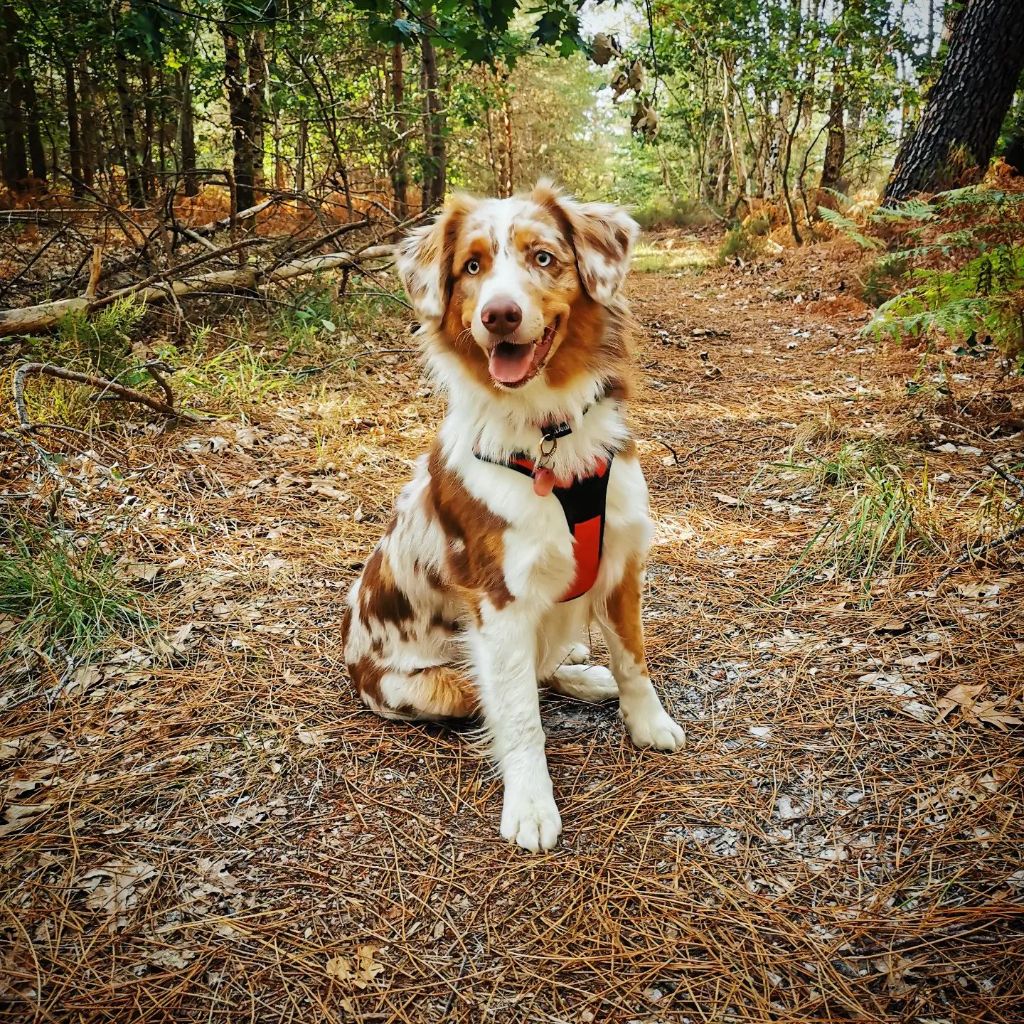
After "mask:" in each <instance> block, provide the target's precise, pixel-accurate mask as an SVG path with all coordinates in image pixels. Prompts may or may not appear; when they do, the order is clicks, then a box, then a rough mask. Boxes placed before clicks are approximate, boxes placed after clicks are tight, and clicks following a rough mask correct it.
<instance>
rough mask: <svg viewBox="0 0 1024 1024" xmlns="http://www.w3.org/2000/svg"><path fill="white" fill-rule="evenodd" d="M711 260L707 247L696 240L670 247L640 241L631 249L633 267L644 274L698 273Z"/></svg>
mask: <svg viewBox="0 0 1024 1024" xmlns="http://www.w3.org/2000/svg"><path fill="white" fill-rule="evenodd" d="M710 262H711V259H710V256H709V254H708V251H707V249H705V248H704V246H702V245H700V244H699V243H697V242H686V243H685V244H682V245H678V246H676V245H674V246H673V247H672V248H670V249H669V248H664V247H662V246H654V245H651V244H649V243H647V242H641V243H640V244H639V245H638V246H637V247H636V249H635V250H634V251H633V269H634V270H637V271H639V272H641V273H646V274H666V273H680V272H686V271H690V272H691V273H694V274H699V273H701V271H703V270H704V269H705V268H706V267H707V266H708V264H709V263H710Z"/></svg>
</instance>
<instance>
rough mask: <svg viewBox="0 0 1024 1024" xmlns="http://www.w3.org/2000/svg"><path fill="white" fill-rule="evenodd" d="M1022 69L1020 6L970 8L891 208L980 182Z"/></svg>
mask: <svg viewBox="0 0 1024 1024" xmlns="http://www.w3.org/2000/svg"><path fill="white" fill-rule="evenodd" d="M1022 68H1024V12H1022V10H1021V4H1020V2H1019V0H969V2H968V3H967V5H966V7H965V8H964V9H963V11H962V13H961V14H960V16H959V18H958V19H957V22H956V25H955V28H954V31H953V36H952V39H951V40H950V44H949V53H948V55H947V57H946V62H945V64H944V65H943V68H942V72H941V74H940V75H939V78H938V81H936V83H935V85H934V87H933V88H932V90H931V93H930V94H929V96H928V105H927V107H926V108H925V111H924V114H923V115H922V117H921V121H920V123H919V124H918V126H917V129H916V130H915V131H914V133H913V134H912V135H910V136H909V137H908V138H907V140H906V142H905V143H904V144H903V146H902V147H901V148H900V152H899V155H898V156H897V158H896V164H895V166H894V167H893V169H892V174H891V175H890V177H889V184H888V185H887V186H886V190H885V199H886V201H887V202H892V201H898V200H901V199H905V198H906V197H907V196H909V195H911V194H912V193H914V192H932V191H940V190H942V189H944V188H949V187H951V186H953V185H957V184H967V183H969V182H972V181H979V180H980V179H981V178H982V177H983V176H984V174H985V171H986V169H987V168H988V162H989V160H990V159H991V157H992V150H993V149H994V148H995V144H996V140H997V139H998V137H999V128H1000V125H1001V124H1002V120H1003V117H1004V115H1005V114H1006V111H1007V110H1008V109H1009V106H1010V102H1011V100H1012V99H1013V93H1014V90H1015V89H1016V87H1017V82H1018V80H1019V78H1020V74H1021V69H1022Z"/></svg>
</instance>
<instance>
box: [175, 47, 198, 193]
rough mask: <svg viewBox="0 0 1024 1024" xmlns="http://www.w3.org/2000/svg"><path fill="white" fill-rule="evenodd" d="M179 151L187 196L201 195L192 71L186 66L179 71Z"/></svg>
mask: <svg viewBox="0 0 1024 1024" xmlns="http://www.w3.org/2000/svg"><path fill="white" fill-rule="evenodd" d="M177 75H178V100H179V103H180V110H179V113H178V149H179V152H180V153H181V173H182V175H184V188H185V195H187V196H197V195H199V179H198V177H197V176H196V130H195V121H194V119H193V112H192V69H191V67H190V65H188V64H186V65H184V66H183V67H181V68H179V69H178V72H177Z"/></svg>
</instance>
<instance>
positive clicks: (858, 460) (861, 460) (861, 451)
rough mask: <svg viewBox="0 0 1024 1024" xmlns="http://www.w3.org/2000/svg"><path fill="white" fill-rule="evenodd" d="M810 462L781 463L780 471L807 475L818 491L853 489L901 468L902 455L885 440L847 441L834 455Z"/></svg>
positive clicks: (815, 457) (817, 458)
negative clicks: (900, 457)
mask: <svg viewBox="0 0 1024 1024" xmlns="http://www.w3.org/2000/svg"><path fill="white" fill-rule="evenodd" d="M810 460H811V461H810V462H795V461H793V460H792V459H791V460H790V461H789V462H784V463H777V464H776V465H777V466H778V468H780V469H788V470H795V471H797V472H800V473H806V474H808V475H809V476H810V478H811V480H812V481H813V483H814V484H815V486H817V487H818V488H823V487H844V488H846V487H852V486H854V485H857V484H862V483H865V482H866V481H868V480H869V479H870V478H871V477H872V475H875V476H878V475H881V474H884V473H886V472H887V471H895V470H897V469H898V453H897V452H896V450H895V449H894V448H893V447H892V446H891V445H889V444H888V443H886V442H885V441H881V440H877V439H874V438H872V439H868V440H853V441H845V442H843V443H842V444H841V445H840V446H839V447H838V448H837V449H836V450H835V451H834V452H832V453H831V454H830V455H824V456H817V455H811V456H810Z"/></svg>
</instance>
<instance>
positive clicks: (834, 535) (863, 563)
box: [769, 467, 941, 604]
mask: <svg viewBox="0 0 1024 1024" xmlns="http://www.w3.org/2000/svg"><path fill="white" fill-rule="evenodd" d="M857 490H858V493H857V494H856V497H855V498H854V500H853V502H852V504H851V505H850V506H849V508H848V509H847V510H846V511H845V512H841V513H837V514H836V515H834V516H832V517H831V518H829V519H828V520H827V521H826V522H825V524H824V525H823V526H822V527H821V528H820V529H819V530H818V532H817V533H816V534H815V535H814V537H812V538H811V540H810V542H809V543H808V544H807V545H806V547H805V548H804V550H803V551H802V552H801V554H800V557H799V558H798V559H797V561H796V562H795V564H794V565H793V566H792V567H791V568H790V570H789V571H788V572H787V574H786V576H785V578H784V579H783V580H782V582H781V583H780V584H779V585H778V586H777V587H776V588H775V590H774V592H773V593H772V594H771V595H770V596H769V600H770V601H772V602H773V603H776V602H778V601H781V600H782V599H783V598H785V597H787V596H789V595H790V594H792V593H793V592H795V591H797V590H799V589H801V588H803V587H805V586H807V585H808V584H810V583H813V582H815V581H816V580H821V579H832V580H836V579H839V580H850V581H854V582H856V583H859V584H860V590H861V595H862V603H864V604H867V603H870V600H871V592H872V588H873V586H874V584H875V582H876V581H877V580H878V579H879V578H881V577H883V576H884V577H887V576H891V575H895V574H899V573H901V572H905V571H906V570H907V569H909V568H910V567H911V565H912V564H913V563H914V561H915V559H916V558H917V556H918V555H919V554H923V553H925V552H927V551H932V550H935V549H936V548H937V547H939V546H941V545H940V540H939V532H938V529H937V524H936V520H935V515H934V500H933V496H932V491H931V486H930V484H929V481H928V475H927V470H925V471H924V473H923V474H922V476H921V478H920V480H918V481H908V480H907V479H905V478H903V477H902V476H901V475H899V474H898V473H895V472H892V471H891V470H885V469H879V468H877V467H870V468H868V469H867V470H866V476H865V482H864V484H863V486H861V487H859V488H858V489H857Z"/></svg>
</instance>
